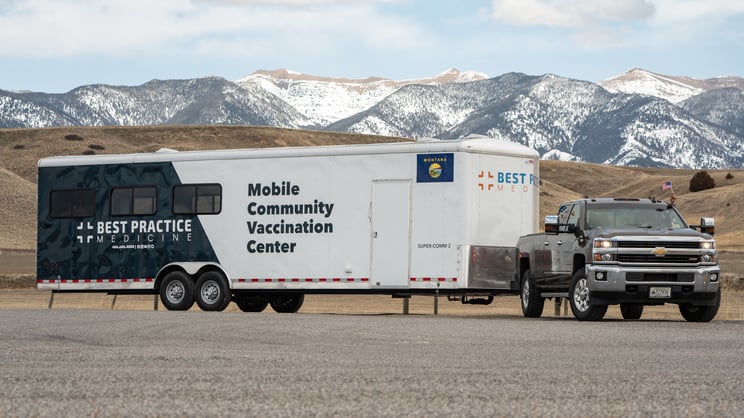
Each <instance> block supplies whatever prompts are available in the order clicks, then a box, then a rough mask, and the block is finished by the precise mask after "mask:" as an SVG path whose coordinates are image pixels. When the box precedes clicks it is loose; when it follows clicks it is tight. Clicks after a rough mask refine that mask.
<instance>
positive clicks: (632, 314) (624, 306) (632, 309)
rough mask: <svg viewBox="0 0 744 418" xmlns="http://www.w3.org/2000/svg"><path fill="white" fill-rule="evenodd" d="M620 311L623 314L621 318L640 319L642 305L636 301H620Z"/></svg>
mask: <svg viewBox="0 0 744 418" xmlns="http://www.w3.org/2000/svg"><path fill="white" fill-rule="evenodd" d="M620 313H621V314H622V315H623V319H641V315H643V305H641V304H638V303H621V304H620Z"/></svg>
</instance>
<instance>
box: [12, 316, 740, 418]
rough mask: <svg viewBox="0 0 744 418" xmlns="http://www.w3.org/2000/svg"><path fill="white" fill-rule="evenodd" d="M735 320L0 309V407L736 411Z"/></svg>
mask: <svg viewBox="0 0 744 418" xmlns="http://www.w3.org/2000/svg"><path fill="white" fill-rule="evenodd" d="M743 343H744V323H742V322H724V321H714V322H712V323H709V324H691V323H686V322H674V321H639V322H629V321H616V320H609V321H602V322H600V323H580V322H577V321H575V320H573V319H543V320H530V319H525V318H519V317H506V316H492V317H488V316H479V317H446V316H439V317H435V316H428V315H413V316H402V315H320V314H296V315H268V314H244V313H230V312H221V313H206V312H142V311H139V312H137V311H101V310H95V311H86V310H67V309H57V310H0V393H1V394H2V396H0V416H2V417H6V416H7V417H11V416H76V417H79V416H249V415H250V416H287V417H288V416H427V417H429V416H556V417H557V416H561V417H564V416H668V417H677V416H732V417H734V416H736V417H740V416H744V390H743V389H742V386H741V383H742V376H744V347H743Z"/></svg>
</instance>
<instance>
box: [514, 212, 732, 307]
mask: <svg viewBox="0 0 744 418" xmlns="http://www.w3.org/2000/svg"><path fill="white" fill-rule="evenodd" d="M714 232H715V223H714V221H713V219H712V218H702V219H701V222H700V225H689V224H687V223H686V221H685V220H684V218H683V217H682V215H681V214H680V213H679V212H678V211H677V209H676V208H675V207H674V206H673V205H671V204H669V203H666V202H661V201H657V200H654V199H619V198H602V199H581V200H576V201H570V202H566V203H563V204H562V205H560V207H559V209H558V212H557V215H550V216H547V217H546V219H545V231H544V232H543V233H539V234H530V235H526V236H523V237H521V238H520V240H519V244H518V247H519V250H520V274H521V277H522V278H521V284H520V295H521V301H522V310H523V313H524V315H525V316H528V317H539V316H540V315H541V314H542V310H543V304H544V300H545V299H546V298H568V300H569V303H570V304H571V310H572V312H573V314H574V316H575V317H576V318H577V319H580V320H599V319H601V318H602V317H604V315H605V313H606V311H607V307H608V305H614V304H619V305H620V310H621V313H622V315H623V317H624V318H626V319H639V318H640V317H641V315H642V313H643V307H644V306H646V305H660V304H664V303H674V304H677V305H679V310H680V313H681V314H682V316H683V317H684V318H685V319H686V320H688V321H693V322H707V321H710V320H712V319H713V317H714V316H715V315H716V313H717V311H718V306H719V304H720V290H719V283H718V281H719V274H720V272H719V267H718V264H717V253H716V247H715V241H714V239H713V233H714Z"/></svg>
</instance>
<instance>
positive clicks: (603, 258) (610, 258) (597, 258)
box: [594, 253, 615, 262]
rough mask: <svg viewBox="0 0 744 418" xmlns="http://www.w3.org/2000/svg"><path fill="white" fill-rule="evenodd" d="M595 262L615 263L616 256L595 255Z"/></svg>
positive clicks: (606, 254) (607, 254)
mask: <svg viewBox="0 0 744 418" xmlns="http://www.w3.org/2000/svg"><path fill="white" fill-rule="evenodd" d="M594 261H595V262H600V261H604V262H608V261H615V254H610V253H595V254H594Z"/></svg>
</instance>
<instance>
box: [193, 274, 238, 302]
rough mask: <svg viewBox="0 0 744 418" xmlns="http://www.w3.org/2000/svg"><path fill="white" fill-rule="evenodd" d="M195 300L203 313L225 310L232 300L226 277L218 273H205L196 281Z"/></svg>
mask: <svg viewBox="0 0 744 418" xmlns="http://www.w3.org/2000/svg"><path fill="white" fill-rule="evenodd" d="M194 299H196V304H197V305H199V307H200V308H201V309H202V310H203V311H223V310H225V308H227V305H229V304H230V299H232V295H231V294H230V288H229V287H228V286H227V279H225V276H224V275H222V273H219V272H217V271H208V272H206V273H203V274H202V275H201V276H199V280H197V281H196V288H195V289H194Z"/></svg>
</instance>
